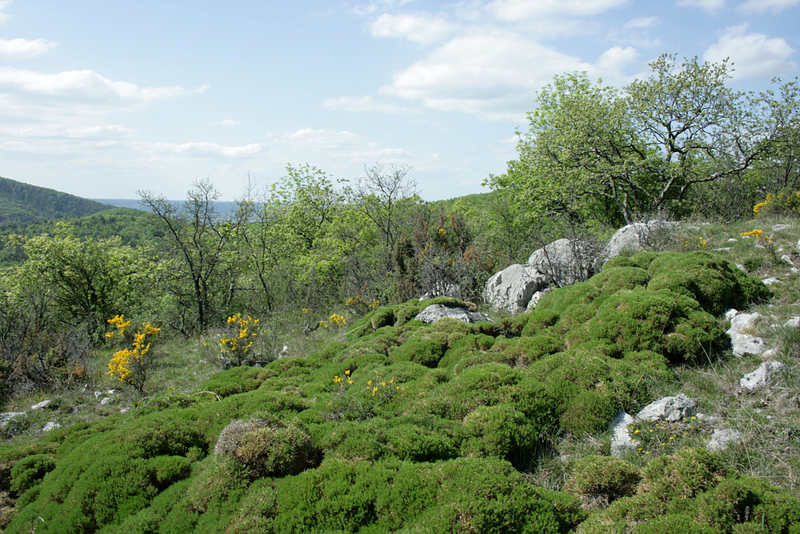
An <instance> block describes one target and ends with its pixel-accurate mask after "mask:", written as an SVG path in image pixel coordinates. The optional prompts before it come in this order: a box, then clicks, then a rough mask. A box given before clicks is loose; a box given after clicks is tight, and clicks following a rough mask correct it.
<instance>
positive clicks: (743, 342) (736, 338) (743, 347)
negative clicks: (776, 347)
mask: <svg viewBox="0 0 800 534" xmlns="http://www.w3.org/2000/svg"><path fill="white" fill-rule="evenodd" d="M731 345H732V346H733V355H734V356H736V357H737V358H741V357H742V356H744V355H745V354H756V355H758V354H763V353H765V352H766V351H767V349H768V348H769V347H768V346H767V342H766V341H764V339H763V338H760V337H756V336H753V335H750V334H733V335H732V336H731Z"/></svg>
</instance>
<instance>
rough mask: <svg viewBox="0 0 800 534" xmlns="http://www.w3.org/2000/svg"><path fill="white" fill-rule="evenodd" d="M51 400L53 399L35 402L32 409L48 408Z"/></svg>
mask: <svg viewBox="0 0 800 534" xmlns="http://www.w3.org/2000/svg"><path fill="white" fill-rule="evenodd" d="M51 402H52V401H50V400H43V401H42V402H39V403H37V404H34V405H33V406H31V410H40V409H42V408H47V406H48V405H49V404H50V403H51Z"/></svg>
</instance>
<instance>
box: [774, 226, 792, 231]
mask: <svg viewBox="0 0 800 534" xmlns="http://www.w3.org/2000/svg"><path fill="white" fill-rule="evenodd" d="M791 227H792V225H791V224H773V225H772V231H773V232H780V231H781V230H786V229H788V228H791Z"/></svg>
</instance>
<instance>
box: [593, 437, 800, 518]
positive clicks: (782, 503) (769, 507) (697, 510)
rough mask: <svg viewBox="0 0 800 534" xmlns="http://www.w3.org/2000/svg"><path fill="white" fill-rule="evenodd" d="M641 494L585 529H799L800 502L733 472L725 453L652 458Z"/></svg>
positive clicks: (619, 502) (700, 451)
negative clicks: (723, 459)
mask: <svg viewBox="0 0 800 534" xmlns="http://www.w3.org/2000/svg"><path fill="white" fill-rule="evenodd" d="M642 477H643V478H642V481H641V483H640V484H639V487H638V493H637V494H636V495H634V496H631V497H627V498H621V499H619V500H617V501H616V502H614V503H613V504H612V505H611V506H610V507H609V508H608V509H607V510H605V511H602V512H599V513H596V514H594V515H593V516H592V517H591V518H590V519H589V520H587V521H586V522H584V523H583V524H582V525H581V532H584V533H587V534H592V533H600V532H635V533H637V534H638V533H641V532H646V533H665V534H666V533H667V532H703V533H705V532H708V533H711V532H722V533H734V532H774V533H779V532H780V533H789V532H793V530H792V529H793V527H795V526H796V525H797V524H798V523H797V521H798V520H800V508H798V505H799V504H800V501H798V500H797V499H795V498H792V497H787V496H783V497H777V495H776V493H775V490H774V489H773V488H771V487H770V486H769V485H767V484H765V483H764V482H763V481H760V480H757V479H754V478H750V477H740V476H738V475H736V474H734V473H729V472H728V471H727V470H726V469H725V468H724V467H723V466H722V464H721V462H720V460H719V458H717V457H715V456H714V455H713V454H711V453H709V452H707V451H705V450H703V449H687V450H684V451H681V452H678V453H675V454H674V455H672V456H662V457H659V458H658V459H656V460H654V461H652V462H650V464H648V465H647V466H646V467H645V469H644V470H643V473H642Z"/></svg>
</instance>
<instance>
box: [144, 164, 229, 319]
mask: <svg viewBox="0 0 800 534" xmlns="http://www.w3.org/2000/svg"><path fill="white" fill-rule="evenodd" d="M137 193H138V195H139V196H140V197H141V198H142V200H141V202H142V204H143V205H144V206H146V207H147V208H149V209H150V210H151V211H152V212H153V214H154V216H155V218H156V221H157V224H158V225H159V226H160V227H161V229H162V231H163V232H164V234H165V237H166V239H167V241H168V242H169V243H170V244H171V246H172V248H173V250H174V253H175V255H176V256H177V257H178V259H179V260H180V265H181V267H180V272H179V273H178V274H179V277H180V278H184V279H188V281H189V282H190V286H191V290H190V291H189V292H188V294H186V292H183V291H182V290H180V289H178V290H177V291H176V293H177V296H178V297H179V300H180V301H181V302H182V303H184V301H186V302H185V304H186V305H187V306H188V305H189V301H190V302H191V304H192V305H193V306H194V308H195V310H196V313H197V323H198V326H199V327H200V328H205V327H207V326H208V325H209V323H210V321H211V318H212V317H213V315H214V312H215V306H214V296H215V295H224V296H223V297H222V300H229V299H230V298H231V295H230V293H231V291H228V290H226V289H225V286H229V287H233V286H232V284H231V283H228V284H225V283H224V282H223V281H221V280H220V277H219V276H218V275H221V274H222V272H223V271H224V270H226V265H225V263H226V254H227V253H228V251H229V248H230V247H231V245H232V244H233V243H234V241H235V239H236V238H237V236H238V234H239V230H240V227H241V226H242V224H243V218H242V216H241V215H240V214H239V213H237V214H235V215H233V216H231V217H228V218H223V217H221V216H220V214H219V213H218V212H217V208H216V204H215V203H216V201H217V200H219V197H220V193H219V191H218V190H217V189H216V188H215V187H214V185H213V184H212V183H211V182H210V181H209V180H208V179H204V180H199V181H197V182H194V183H193V184H192V188H191V189H190V190H189V191H188V193H187V198H186V201H185V202H184V203H182V204H178V203H175V202H170V201H168V200H167V199H166V198H165V197H164V196H159V195H155V194H154V193H152V192H150V191H138V192H137ZM231 276H234V275H233V274H231V273H230V272H228V276H227V277H228V278H230V277H231ZM228 282H231V281H230V280H228ZM180 328H181V330H182V331H184V332H186V325H185V324H181V326H180Z"/></svg>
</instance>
